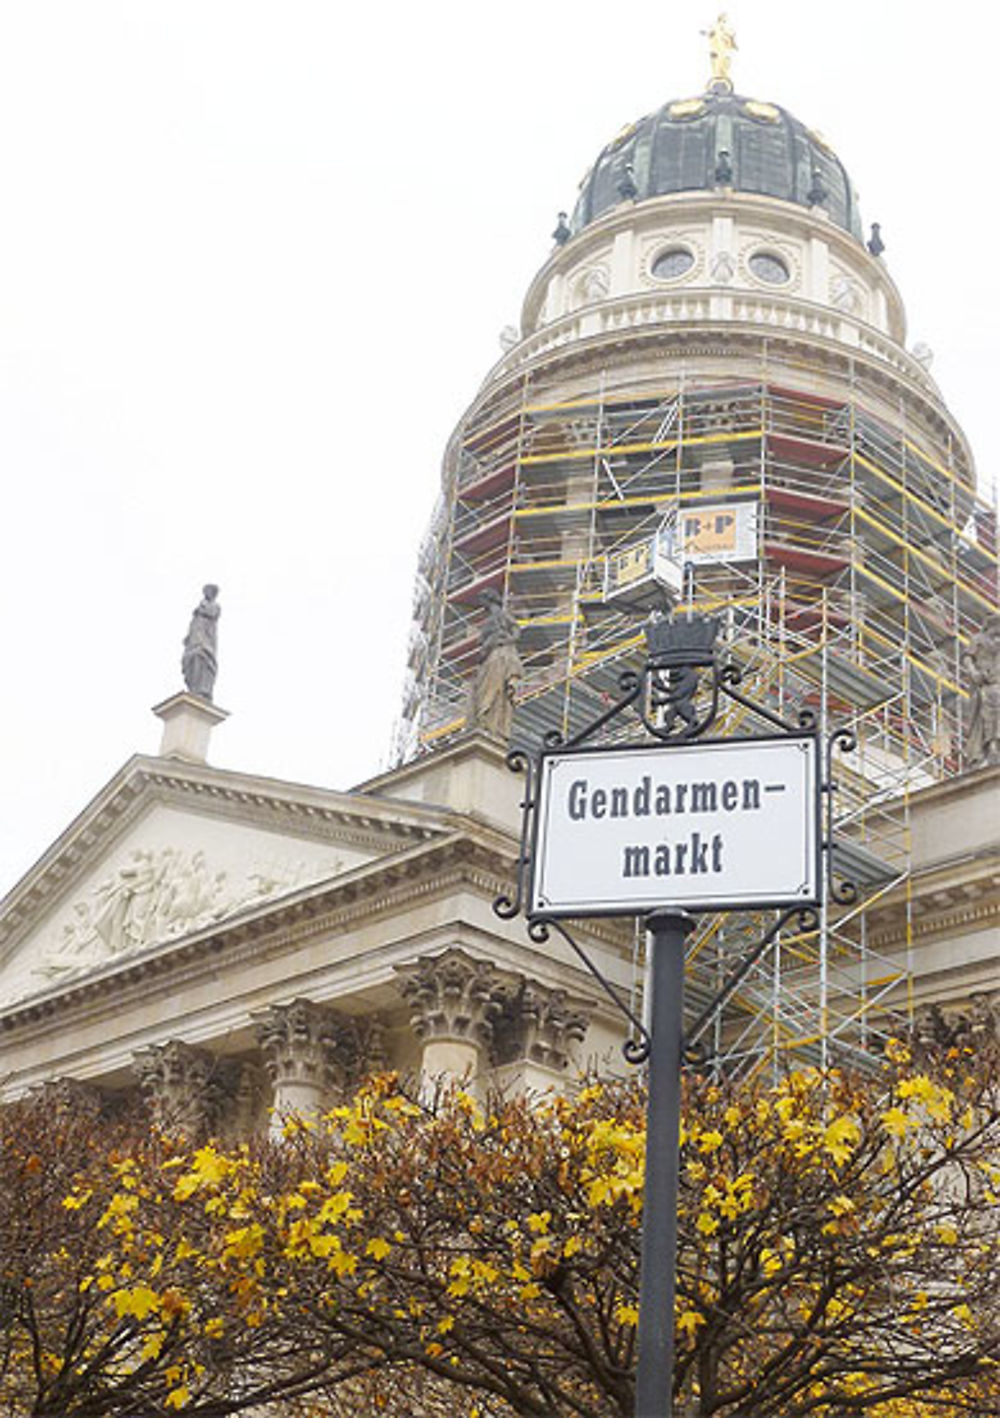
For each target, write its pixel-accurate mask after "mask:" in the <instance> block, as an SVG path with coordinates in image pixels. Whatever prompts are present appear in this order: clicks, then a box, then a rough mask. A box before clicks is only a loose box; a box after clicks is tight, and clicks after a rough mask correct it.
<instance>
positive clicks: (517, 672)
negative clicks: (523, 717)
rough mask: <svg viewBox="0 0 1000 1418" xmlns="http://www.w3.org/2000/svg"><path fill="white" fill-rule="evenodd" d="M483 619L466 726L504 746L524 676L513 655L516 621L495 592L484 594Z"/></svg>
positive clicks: (515, 648)
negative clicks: (481, 732) (484, 612)
mask: <svg viewBox="0 0 1000 1418" xmlns="http://www.w3.org/2000/svg"><path fill="white" fill-rule="evenodd" d="M483 604H484V605H485V607H486V619H485V620H484V622H483V627H482V630H481V632H480V637H479V646H480V655H481V659H480V662H479V667H478V669H477V670H476V673H475V675H474V676H473V679H472V683H471V685H470V686H469V698H468V707H467V710H466V723H467V724H468V726H469V728H470V729H482V730H484V731H485V732H486V733H488V734H492V735H493V737H494V738H498V739H500V740H502V741H503V742H504V743H506V742H507V741H508V740H509V739H510V730H511V725H512V723H513V720H514V695H515V693H516V691H517V685H518V682H519V681H520V679H521V676H522V674H523V673H524V667H523V665H522V664H521V657H520V655H519V654H518V653H517V637H518V634H519V630H518V625H517V621H516V620H515V619H514V617H513V616H512V615H511V614H510V612H509V611H507V610H505V609H504V604H503V599H502V597H501V596H500V593H499V592H498V591H492V590H490V591H485V592H484V593H483Z"/></svg>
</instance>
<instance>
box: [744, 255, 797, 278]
mask: <svg viewBox="0 0 1000 1418" xmlns="http://www.w3.org/2000/svg"><path fill="white" fill-rule="evenodd" d="M747 265H748V266H749V267H750V270H751V271H752V273H753V274H754V275H755V276H756V277H757V279H758V280H759V281H766V282H767V284H768V285H769V286H784V285H787V284H788V282H789V281H790V280H791V272H790V271H789V269H788V267H787V266H786V264H785V262H784V261H783V260H782V259H781V257H780V256H775V254H774V252H773V251H755V252H754V254H753V255H752V256H751V257H750V260H749V261H748V262H747Z"/></svg>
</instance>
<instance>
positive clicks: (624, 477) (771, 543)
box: [404, 29, 997, 969]
mask: <svg viewBox="0 0 1000 1418" xmlns="http://www.w3.org/2000/svg"><path fill="white" fill-rule="evenodd" d="M713 38H714V39H715V40H716V41H718V39H719V33H718V29H717V30H716V31H715V32H713ZM722 38H723V40H724V39H725V35H723V36H722ZM713 70H714V73H713V78H712V80H711V82H710V84H709V86H708V89H707V91H706V92H704V93H702V94H700V95H697V96H694V97H688V98H681V99H679V100H673V101H671V102H668V103H666V104H664V105H663V107H662V108H660V109H659V110H657V111H656V112H655V113H652V114H649V115H647V116H646V117H644V118H641V119H640V120H639V121H638V122H635V123H631V124H629V125H628V126H627V127H626V128H624V129H623V130H622V131H621V132H620V133H619V134H618V135H617V136H616V137H615V138H614V139H613V140H612V141H611V142H610V143H609V144H608V145H607V147H605V148H604V149H603V151H602V152H601V153H600V154H599V156H598V158H597V160H596V162H595V163H594V164H593V166H592V168H591V169H590V171H589V173H588V174H587V176H586V177H585V179H584V181H583V183H582V185H581V190H580V196H579V200H578V201H577V204H576V209H575V211H574V212H573V214H572V217H571V218H570V219H567V218H566V217H565V216H561V217H560V222H559V226H558V227H557V230H556V233H555V245H554V247H553V249H552V251H551V253H550V255H549V257H548V259H547V260H546V262H545V264H544V265H543V266H542V268H541V270H540V271H539V272H538V274H537V275H536V276H535V278H534V280H533V281H532V283H531V286H530V288H529V290H528V292H527V295H526V296H525V299H524V305H523V310H522V317H521V328H520V331H519V338H518V339H517V340H516V342H514V341H513V340H512V341H511V345H510V348H508V349H507V351H506V352H505V354H504V356H503V358H502V359H501V360H500V361H499V362H498V363H497V364H496V365H495V366H494V368H493V369H492V370H491V371H490V372H489V374H488V375H487V377H486V379H485V382H484V384H483V386H482V388H481V390H480V392H479V394H478V396H477V397H476V399H475V401H474V402H473V404H472V406H471V408H470V409H469V410H468V412H467V413H466V414H465V416H464V417H463V419H462V420H461V423H460V424H459V426H458V428H457V429H456V431H455V433H454V434H453V436H452V438H451V440H450V442H449V445H448V448H447V452H446V455H445V459H444V466H443V474H442V485H441V495H440V498H439V502H438V505H437V508H436V510H435V513H434V517H433V520H432V525H431V528H430V531H429V533H428V536H427V538H426V541H425V543H424V546H423V549H422V554H421V560H420V570H419V576H418V584H417V592H416V603H415V624H414V630H413V634H412V638H411V645H410V673H409V679H408V687H407V692H406V702H405V705H404V725H405V729H406V735H407V742H406V744H405V745H404V751H406V752H414V751H420V750H423V749H426V748H429V747H433V746H434V745H436V744H438V743H440V742H442V741H444V740H446V739H447V738H448V737H449V736H451V735H453V734H455V733H456V732H458V731H460V730H461V728H462V727H463V723H464V719H463V716H464V712H465V698H466V687H467V684H468V681H469V677H470V675H471V673H472V671H473V670H474V668H475V665H476V662H477V658H478V651H479V626H480V624H481V620H482V617H483V615H484V613H485V611H484V606H483V595H484V592H487V591H490V590H492V591H496V592H499V593H500V595H501V596H502V597H503V601H504V604H505V607H506V610H507V611H508V612H509V613H510V614H511V615H513V617H515V618H516V620H517V623H518V625H519V627H520V640H519V647H520V653H521V658H522V661H523V665H524V679H523V682H522V684H521V692H520V696H519V702H518V705H517V710H516V713H515V720H514V738H515V741H521V742H532V743H534V742H537V740H538V737H539V736H540V734H541V732H542V731H543V730H544V729H546V728H550V727H553V726H555V727H559V728H561V729H562V730H563V731H566V730H570V731H573V730H575V729H576V728H578V727H580V726H581V725H582V724H583V723H585V722H587V721H588V720H590V719H591V718H593V717H594V716H595V713H596V712H598V711H599V709H600V707H601V706H602V705H603V704H605V703H606V696H607V694H608V692H609V691H610V690H612V689H613V688H614V687H615V686H616V684H617V680H618V676H619V674H620V672H621V671H622V669H624V668H626V667H628V665H629V664H630V663H631V662H633V661H634V660H635V657H636V656H637V653H638V651H637V647H638V646H639V645H640V643H641V639H642V636H641V627H642V622H643V620H644V619H645V617H646V616H647V615H648V614H649V611H650V610H651V609H655V608H662V607H665V606H667V605H671V604H681V605H684V604H690V603H691V602H693V603H694V604H696V605H697V607H698V608H699V609H701V610H708V611H713V612H715V613H717V614H719V615H720V616H721V618H722V623H723V627H724V630H723V635H722V639H723V640H724V641H725V644H726V648H727V651H728V653H729V655H730V656H731V657H733V658H735V659H736V660H738V661H739V662H740V663H741V664H742V666H743V668H744V670H745V672H746V674H747V676H748V682H749V685H750V693H752V694H753V695H754V696H755V697H756V698H758V699H763V700H765V701H766V702H768V703H769V704H771V705H772V706H773V707H775V708H777V709H778V710H779V711H789V710H791V709H793V708H794V707H795V706H797V705H801V704H811V705H812V706H814V707H815V708H818V709H819V711H820V713H821V714H822V715H823V716H825V718H826V719H827V720H828V721H836V722H846V723H849V724H851V725H852V726H853V727H854V728H855V730H856V732H857V734H858V738H859V750H858V753H857V754H856V756H855V760H854V764H855V767H854V771H853V774H852V777H851V782H850V784H849V785H848V788H847V789H846V790H845V793H844V794H843V796H842V799H841V804H840V806H841V808H842V810H843V811H844V812H845V813H846V814H847V815H848V816H849V817H850V818H851V822H852V828H851V830H850V832H848V833H847V838H846V839H845V844H844V845H843V847H842V854H846V856H849V857H851V865H852V868H853V872H854V874H855V875H860V876H862V878H865V879H867V880H868V881H869V882H870V883H871V884H874V885H876V886H878V888H879V889H882V887H881V885H880V883H884V882H886V881H889V880H891V879H892V878H893V877H894V876H898V875H899V874H900V873H901V872H902V871H904V870H905V865H904V863H903V860H902V855H901V854H902V852H903V847H902V845H901V844H902V842H903V838H904V836H905V833H904V832H903V830H902V827H901V825H900V821H899V817H898V814H897V815H896V817H894V818H891V817H890V818H887V819H886V820H884V821H883V816H884V815H880V807H879V805H880V804H882V803H884V802H885V801H886V800H888V799H890V798H894V796H895V795H896V792H897V790H900V791H902V790H903V789H909V788H912V787H914V786H921V785H926V784H929V783H932V782H934V781H936V780H938V779H940V778H942V777H945V776H947V775H949V774H951V773H954V772H956V771H958V769H959V768H960V767H961V766H962V761H963V760H962V753H963V740H962V735H963V719H967V715H963V704H964V703H965V701H966V699H967V696H966V694H965V693H964V691H963V689H962V662H963V655H964V654H965V653H966V650H967V647H968V645H969V643H970V641H971V639H972V637H973V636H974V635H975V634H976V633H977V632H978V631H979V630H980V629H981V627H982V626H983V624H984V622H985V621H986V620H987V619H988V618H989V617H990V615H991V613H992V612H993V610H994V608H995V606H996V600H997V594H996V541H995V524H994V519H993V514H992V512H991V510H990V508H989V507H988V506H987V505H986V504H985V503H984V502H982V501H981V500H979V499H978V498H977V496H976V489H975V472H974V465H973V459H972V455H971V452H970V450H969V447H968V444H967V442H966V439H965V436H964V435H963V433H962V430H961V429H960V428H959V426H958V424H957V423H956V421H955V419H954V418H953V417H952V415H951V414H950V413H949V411H948V409H947V407H946V405H945V403H944V401H943V400H942V397H941V394H940V392H939V390H938V388H937V386H936V384H935V383H934V381H933V379H932V378H931V376H930V374H929V372H928V368H927V360H926V359H924V358H922V357H921V355H920V351H919V349H918V350H916V351H914V352H909V351H908V350H907V348H906V343H905V341H906V319H905V313H904V309H903V304H902V301H901V299H900V295H899V292H898V291H897V289H896V287H895V285H894V283H893V281H892V278H891V276H890V275H889V272H888V270H887V268H886V264H885V262H884V260H883V258H882V249H883V248H882V243H881V240H880V237H879V232H878V228H877V227H876V228H873V229H872V232H871V236H870V238H869V239H868V240H867V241H866V240H865V239H864V238H863V235H862V226H861V220H860V215H859V212H858V204H857V197H856V194H855V192H854V188H853V186H852V184H851V181H850V178H849V176H848V174H847V171H846V170H845V168H844V165H843V164H842V162H841V161H840V159H839V158H838V156H837V155H836V154H835V153H834V152H833V151H832V149H831V148H830V146H829V144H828V143H827V142H826V141H825V140H824V139H823V138H822V137H821V136H820V134H819V133H817V132H816V131H815V130H813V129H810V128H808V127H807V126H806V125H805V124H804V123H802V122H800V121H799V120H798V119H797V118H795V117H793V116H792V115H791V114H789V113H788V112H786V111H785V110H784V109H782V108H780V107H779V106H777V105H776V104H773V103H771V102H764V101H761V100H759V99H757V98H750V97H746V96H744V95H741V94H738V93H736V92H734V90H733V87H732V84H731V82H730V80H729V74H728V50H727V47H726V45H725V44H722V45H721V46H720V45H719V44H718V43H716V45H715V52H714V53H713ZM733 728H736V726H735V725H734V726H733ZM853 968H854V967H853V965H852V969H853Z"/></svg>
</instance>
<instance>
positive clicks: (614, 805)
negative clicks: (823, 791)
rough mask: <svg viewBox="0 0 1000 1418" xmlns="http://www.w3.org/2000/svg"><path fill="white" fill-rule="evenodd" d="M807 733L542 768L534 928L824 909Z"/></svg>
mask: <svg viewBox="0 0 1000 1418" xmlns="http://www.w3.org/2000/svg"><path fill="white" fill-rule="evenodd" d="M817 759H818V747H817V740H816V739H815V737H814V736H813V735H811V734H804V735H793V736H790V737H782V738H774V739H764V738H761V739H725V740H713V741H708V742H704V741H703V742H698V743H686V744H670V745H662V746H661V745H657V746H655V747H653V748H645V747H643V748H641V749H636V748H618V749H583V750H577V751H575V752H573V751H567V752H566V753H560V752H559V751H558V750H556V751H554V752H552V753H546V754H543V755H542V759H541V781H540V784H539V791H538V804H537V809H536V828H535V846H534V854H533V861H534V869H533V873H532V886H531V914H532V915H533V916H596V915H606V914H616V913H625V914H629V915H640V914H644V913H646V912H649V911H652V910H656V909H658V908H666V907H673V906H679V907H684V908H685V909H687V910H717V909H720V908H722V907H739V906H784V905H794V904H801V905H809V904H815V902H816V901H818V900H819V890H820V870H819V802H818V782H819V775H818V772H817Z"/></svg>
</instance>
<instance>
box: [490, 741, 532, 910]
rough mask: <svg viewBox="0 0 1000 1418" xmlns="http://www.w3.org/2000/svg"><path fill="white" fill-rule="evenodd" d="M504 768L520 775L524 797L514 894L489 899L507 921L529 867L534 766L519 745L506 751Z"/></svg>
mask: <svg viewBox="0 0 1000 1418" xmlns="http://www.w3.org/2000/svg"><path fill="white" fill-rule="evenodd" d="M507 767H508V768H509V769H510V771H511V772H512V773H523V774H524V797H523V798H522V799H521V839H520V842H519V844H518V853H517V866H516V872H515V877H514V895H513V896H509V895H508V894H507V893H506V892H501V893H500V895H499V896H497V897H496V899H495V900H494V902H493V910H494V912H495V913H496V915H498V916H499V917H500V919H501V920H502V921H511V920H513V919H514V917H515V916H517V915H519V914H520V912H521V911H522V909H523V908H524V893H525V885H526V883H527V879H528V873H529V870H530V868H531V822H532V812H533V810H534V806H535V784H536V777H537V765H536V763H535V760H534V759H533V758H532V756H531V754H529V753H528V752H527V750H525V749H523V748H512V749H511V750H510V752H509V753H508V754H507Z"/></svg>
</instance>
